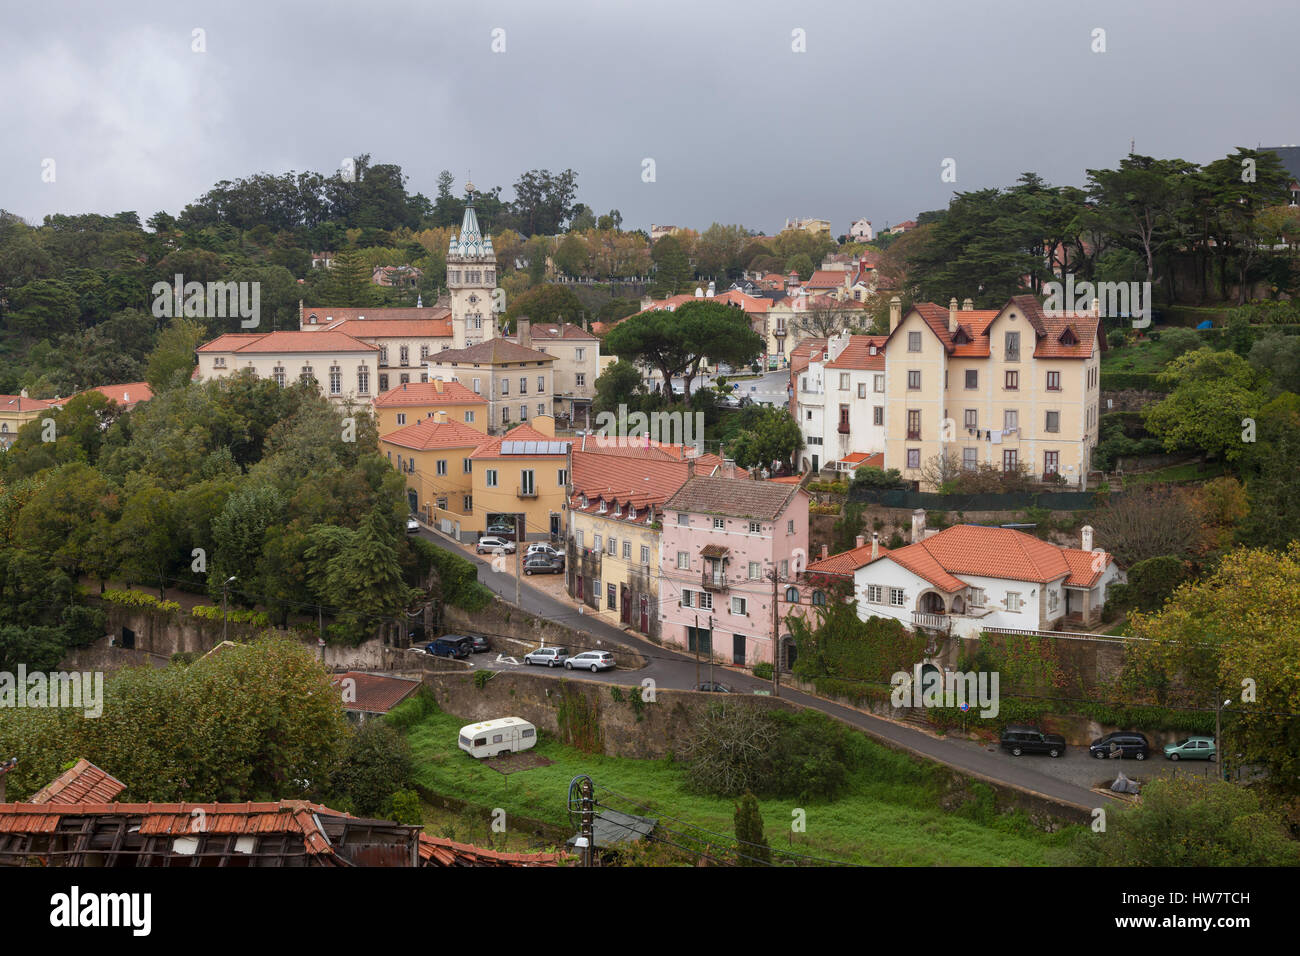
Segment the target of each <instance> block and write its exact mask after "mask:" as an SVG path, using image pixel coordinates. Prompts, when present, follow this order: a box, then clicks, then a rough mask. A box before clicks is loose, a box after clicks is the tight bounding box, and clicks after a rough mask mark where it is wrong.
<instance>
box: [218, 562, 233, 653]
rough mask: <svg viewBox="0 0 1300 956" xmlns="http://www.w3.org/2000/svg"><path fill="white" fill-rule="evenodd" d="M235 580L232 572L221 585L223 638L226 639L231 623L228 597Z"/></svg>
mask: <svg viewBox="0 0 1300 956" xmlns="http://www.w3.org/2000/svg"><path fill="white" fill-rule="evenodd" d="M233 580H235V576H234V575H233V574H232V575H231V576H230V577H228V578H226V582H225V583H224V584H223V585H221V639H222V640H223V641H224V640H225V639H226V630H227V628H228V626H229V624H230V614H229V613H228V612H227V611H226V597H227V595H228V594H229V592H230V582H231V581H233Z"/></svg>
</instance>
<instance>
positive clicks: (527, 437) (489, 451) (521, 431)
mask: <svg viewBox="0 0 1300 956" xmlns="http://www.w3.org/2000/svg"><path fill="white" fill-rule="evenodd" d="M482 437H483V436H482V435H481V434H480V435H479V438H480V439H481V438H482ZM508 441H544V442H556V441H559V442H565V443H566V444H572V442H569V441H568V440H567V439H563V438H556V437H555V436H554V435H543V434H542V433H541V432H539V431H538V430H537V429H536V428H533V427H532V426H531V425H516V426H515V427H514V428H512V429H510V431H508V432H506V433H505V434H504V435H498V436H497V437H495V438H490V439H488V440H487V441H485V442H484V443H483V444H482V445H481V446H479V449H478V451H476V452H474V454H472V455H470V457H471V458H500V457H502V453H501V444H502V443H503V442H508ZM531 457H537V458H566V457H568V456H567V455H565V454H564V453H562V452H560V453H556V454H545V455H534V456H531Z"/></svg>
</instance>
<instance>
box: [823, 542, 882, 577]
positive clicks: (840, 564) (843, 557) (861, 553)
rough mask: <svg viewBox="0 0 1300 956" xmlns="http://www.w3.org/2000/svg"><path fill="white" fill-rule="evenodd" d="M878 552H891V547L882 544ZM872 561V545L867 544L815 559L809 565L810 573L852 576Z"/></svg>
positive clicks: (880, 554)
mask: <svg viewBox="0 0 1300 956" xmlns="http://www.w3.org/2000/svg"><path fill="white" fill-rule="evenodd" d="M877 554H878V555H879V556H884V555H886V554H889V549H888V548H886V547H885V546H884V545H883V544H882V545H880V547H879V548H878V550H877ZM870 563H871V545H870V544H867V545H865V546H863V547H861V548H850V549H849V550H848V551H841V552H840V553H839V554H832V555H830V556H829V557H825V558H822V559H821V560H820V561H814V562H812V564H810V565H808V573H809V574H834V575H838V576H840V577H852V576H853V572H854V571H856V570H858V568H865V567H866V566H867V565H868V564H870Z"/></svg>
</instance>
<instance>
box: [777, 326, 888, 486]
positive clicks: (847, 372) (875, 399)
mask: <svg viewBox="0 0 1300 956" xmlns="http://www.w3.org/2000/svg"><path fill="white" fill-rule="evenodd" d="M887 339H888V336H885V335H851V334H849V333H848V332H841V333H840V334H838V335H833V336H831V337H830V339H828V340H827V341H826V346H825V350H824V351H822V350H818V349H814V350H812V351H811V352H810V354H809V361H808V366H807V368H806V369H804V371H802V372H801V373H800V374H799V375H798V378H797V380H796V389H795V396H796V406H795V420H796V421H797V422H798V423H799V431H800V433H801V434H802V435H803V440H804V449H803V452H802V455H803V461H802V469H801V470H803V471H808V470H812V471H814V472H817V471H820V470H821V469H822V468H826V467H831V466H832V465H835V466H836V470H838V471H851V470H853V468H856V467H857V464H858V463H861V462H862V461H864V460H865V459H866V458H867V457H868V456H869V455H872V454H875V453H883V452H884V450H885V423H886V415H885V341H886V340H887ZM882 460H883V459H882ZM841 463H843V465H842V466H841Z"/></svg>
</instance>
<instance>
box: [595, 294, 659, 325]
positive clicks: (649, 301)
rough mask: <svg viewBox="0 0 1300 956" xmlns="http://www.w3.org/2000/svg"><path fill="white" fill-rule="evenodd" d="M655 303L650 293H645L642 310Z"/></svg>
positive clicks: (642, 299) (642, 298)
mask: <svg viewBox="0 0 1300 956" xmlns="http://www.w3.org/2000/svg"><path fill="white" fill-rule="evenodd" d="M654 304H655V300H654V299H652V298H650V296H648V295H643V296H641V311H642V312H644V311H645V310H646V309H648V308H650V306H652V305H654ZM583 327H584V328H585V327H586V323H585V322H584V323H583Z"/></svg>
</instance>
